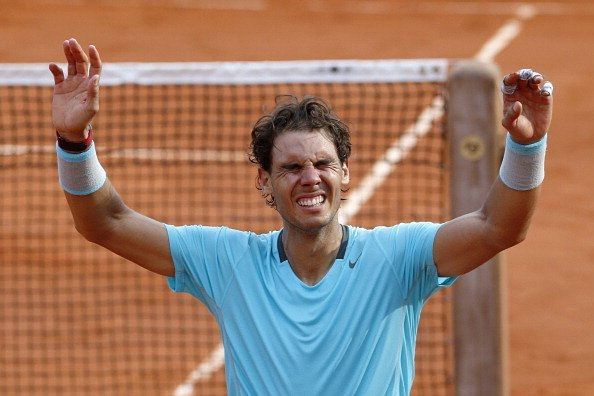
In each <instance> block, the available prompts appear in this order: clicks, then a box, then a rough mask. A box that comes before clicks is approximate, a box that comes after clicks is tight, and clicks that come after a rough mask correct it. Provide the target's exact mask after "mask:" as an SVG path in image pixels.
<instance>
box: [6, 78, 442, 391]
mask: <svg viewBox="0 0 594 396" xmlns="http://www.w3.org/2000/svg"><path fill="white" fill-rule="evenodd" d="M51 91H52V89H51V87H49V86H47V84H40V85H38V86H36V85H34V84H28V85H27V86H25V85H19V84H18V83H16V84H12V85H3V86H0V186H1V188H0V196H1V199H0V221H1V226H0V263H1V265H0V289H1V290H2V298H1V299H0V394H3V395H29V394H30V395H33V394H44V395H54V394H55V395H57V394H59V395H81V394H122V395H123V394H125V395H136V394H138V395H153V394H154V395H164V394H172V393H173V392H174V390H175V389H176V388H177V387H178V386H179V385H181V384H186V388H185V389H187V390H188V391H189V393H188V394H191V392H190V391H193V392H194V393H195V394H197V395H222V394H225V382H224V369H223V367H220V354H219V356H218V357H217V351H219V352H220V349H219V345H220V337H219V332H218V329H217V325H216V323H215V321H214V320H213V318H212V316H211V314H210V313H209V312H208V311H207V309H206V308H205V307H204V306H202V305H201V304H200V303H199V302H198V301H197V300H194V299H192V298H191V297H189V296H187V295H176V294H173V293H171V292H170V291H169V290H168V288H167V286H166V282H165V280H164V279H163V278H161V277H160V276H157V275H154V274H151V273H149V272H148V271H146V270H143V269H141V268H139V267H137V266H135V265H133V264H131V263H129V262H126V261H125V260H123V259H121V258H119V257H117V256H115V255H113V254H112V253H109V252H107V251H104V250H103V249H102V248H100V247H97V246H95V245H92V244H90V243H88V242H86V241H84V240H83V238H82V237H80V236H79V235H78V234H77V233H76V231H75V229H74V226H73V221H72V219H71V217H70V214H69V211H68V207H67V205H66V202H65V200H64V197H63V193H62V191H61V190H60V188H59V185H58V182H57V174H56V165H55V151H54V144H55V136H54V134H53V132H52V126H51V105H50V101H51ZM443 91H444V82H443V81H436V82H404V83H401V82H386V83H380V82H373V83H371V82H326V83H324V82H316V83H280V82H277V83H266V84H254V83H250V84H243V85H242V84H237V83H234V84H220V83H219V84H199V83H192V84H180V83H175V84H170V85H165V84H154V85H150V84H143V85H137V84H131V83H125V84H123V85H110V86H104V87H102V89H101V95H102V96H101V111H100V115H99V116H98V117H97V118H96V120H95V122H94V128H95V131H96V132H95V139H96V140H95V141H96V144H97V149H98V152H99V158H100V160H101V162H102V164H103V166H104V167H105V169H106V170H107V172H108V175H109V177H110V179H111V181H112V183H113V184H114V185H115V186H116V188H117V189H118V191H119V193H120V194H121V195H122V197H123V198H124V199H125V201H126V203H127V204H128V205H129V206H130V207H132V208H134V209H135V210H137V211H139V212H141V213H144V214H146V215H148V216H151V217H154V218H156V219H158V220H160V221H163V222H166V223H170V224H196V223H199V224H205V225H221V224H224V225H227V226H230V227H234V228H238V229H249V230H253V231H256V232H264V231H268V230H271V229H277V228H279V227H280V226H281V224H280V222H279V217H278V215H277V213H276V212H275V211H274V210H273V209H270V208H268V207H267V206H266V205H265V203H264V201H263V199H262V198H261V196H260V194H259V193H258V191H257V190H256V189H255V187H254V180H255V175H256V169H255V167H254V165H252V164H250V163H249V162H248V160H247V156H246V149H247V147H248V145H249V132H250V131H251V127H252V125H253V123H254V122H255V121H256V120H257V119H258V118H259V117H260V116H261V115H262V114H263V113H264V112H266V111H267V110H270V109H271V108H272V107H273V106H274V103H275V97H276V96H277V95H279V94H293V95H296V96H299V97H301V96H303V95H306V94H307V95H316V96H320V97H323V98H325V99H326V100H327V101H328V102H329V103H330V104H331V106H332V107H333V108H334V109H335V111H336V112H337V113H338V114H339V116H341V117H342V118H343V119H344V120H345V121H346V122H347V123H348V124H349V125H350V127H351V131H352V143H353V155H352V157H351V160H350V171H351V186H352V187H351V191H350V193H354V192H355V191H356V189H357V185H358V183H359V182H360V181H361V180H362V179H363V178H364V177H365V175H368V174H369V173H370V172H372V169H373V167H374V164H376V162H377V161H378V159H380V158H381V157H382V156H383V155H384V153H385V151H386V148H387V147H390V146H391V145H393V144H394V142H398V141H399V139H402V138H403V137H404V138H406V136H407V133H409V131H410V128H411V125H414V124H415V123H416V122H417V121H418V119H419V117H420V116H421V115H422V112H423V110H424V109H425V108H427V106H430V105H431V104H432V103H433V102H434V100H435V98H436V97H437V98H441V97H442V96H443ZM407 131H408V132H407ZM445 135H446V133H445V120H444V119H443V117H436V118H435V119H433V120H431V121H430V122H429V125H428V127H427V129H426V131H424V132H423V135H422V136H420V137H419V138H418V140H417V141H416V142H415V145H414V147H412V148H410V150H409V151H408V152H407V155H406V156H404V157H403V158H402V159H401V160H399V161H398V163H397V164H396V165H395V167H394V169H393V171H392V172H391V173H390V174H389V175H387V177H386V178H385V179H384V180H382V182H381V184H380V185H378V186H377V188H375V189H374V190H373V191H372V194H371V196H370V198H369V200H368V201H366V202H365V203H364V204H361V205H360V207H358V208H356V210H354V211H353V212H352V215H350V218H349V222H350V223H351V224H354V225H357V226H362V227H373V226H375V225H378V224H394V223H398V222H406V221H414V220H428V221H436V222H440V221H444V220H446V219H447V217H448V207H449V204H448V191H447V190H448V186H447V180H448V177H447V174H446V171H447V167H446V157H445V156H446V142H445ZM450 311H451V306H450V291H448V290H446V291H443V292H440V293H438V294H437V295H436V296H434V297H433V298H432V299H431V300H430V302H429V303H428V305H427V306H426V307H425V309H424V312H423V316H422V320H421V328H420V330H419V336H418V344H417V345H418V346H417V358H416V379H415V385H414V394H417V395H449V394H452V393H453V382H452V378H453V353H452V348H451V343H452V331H451V314H450ZM191 373H193V374H191ZM192 376H193V378H190V377H192Z"/></svg>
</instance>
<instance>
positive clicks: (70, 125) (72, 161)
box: [49, 39, 175, 276]
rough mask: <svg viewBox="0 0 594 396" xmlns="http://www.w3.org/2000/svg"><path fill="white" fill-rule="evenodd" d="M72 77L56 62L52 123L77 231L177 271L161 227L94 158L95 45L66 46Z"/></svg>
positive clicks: (162, 270) (139, 260) (157, 267)
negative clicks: (126, 198) (129, 201)
mask: <svg viewBox="0 0 594 396" xmlns="http://www.w3.org/2000/svg"><path fill="white" fill-rule="evenodd" d="M63 47H64V54H65V56H66V60H67V62H68V76H67V77H66V78H65V77H64V72H63V71H62V69H61V68H60V67H59V66H58V65H56V64H55V63H51V64H50V65H49V69H50V71H51V72H52V74H53V76H54V82H55V86H54V93H53V97H52V118H53V123H54V127H55V128H56V132H57V134H58V142H59V143H58V147H57V151H58V171H59V175H60V184H61V185H62V188H63V189H64V190H65V195H66V200H67V202H68V205H69V207H70V211H71V212H72V217H73V218H74V223H75V226H76V229H77V230H78V232H80V234H81V235H83V236H84V237H85V238H86V239H87V240H89V241H91V242H93V243H96V244H98V245H101V246H104V247H105V248H107V249H109V250H111V251H112V252H114V253H116V254H118V255H120V256H122V257H124V258H126V259H128V260H130V261H132V262H134V263H136V264H138V265H140V266H142V267H144V268H146V269H148V270H150V271H152V272H155V273H158V274H161V275H167V276H171V275H173V274H174V271H175V270H174V267H173V263H172V259H171V254H170V252H169V242H168V237H167V232H166V230H165V228H164V226H163V224H162V223H160V222H158V221H156V220H153V219H151V218H149V217H146V216H143V215H141V214H139V213H137V212H135V211H133V210H131V209H130V208H128V207H127V206H126V205H125V204H124V202H123V201H122V199H121V198H120V196H119V195H118V193H117V192H116V191H115V189H114V187H113V186H112V185H111V183H110V182H109V179H108V178H107V175H106V173H105V171H104V170H103V168H102V167H101V165H100V164H99V161H98V160H97V156H96V153H95V146H94V143H93V141H92V130H91V127H90V125H91V121H92V120H93V118H94V117H95V115H96V114H97V112H98V111H99V78H100V76H101V59H100V57H99V52H98V51H97V49H96V48H95V47H94V46H89V54H88V56H87V54H86V53H85V52H84V51H83V49H82V48H81V46H80V45H79V44H78V43H77V41H76V40H75V39H70V40H66V41H64V43H63Z"/></svg>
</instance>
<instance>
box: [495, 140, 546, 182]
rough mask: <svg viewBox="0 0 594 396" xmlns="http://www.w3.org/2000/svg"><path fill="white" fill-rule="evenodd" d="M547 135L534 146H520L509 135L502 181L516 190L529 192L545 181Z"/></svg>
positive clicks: (504, 156) (501, 171) (501, 173)
mask: <svg viewBox="0 0 594 396" xmlns="http://www.w3.org/2000/svg"><path fill="white" fill-rule="evenodd" d="M546 148H547V135H544V136H543V137H542V139H540V140H539V141H538V142H535V143H532V144H527V145H523V144H519V143H516V142H514V141H513V139H512V138H511V135H510V134H509V133H508V134H507V137H506V141H505V153H504V155H503V161H502V162H501V167H500V168H499V177H500V178H501V181H502V182H503V183H504V184H505V185H506V186H508V187H509V188H512V189H514V190H519V191H527V190H531V189H533V188H536V187H538V186H539V185H540V184H541V183H542V182H543V180H544V175H545V169H544V162H545V153H546Z"/></svg>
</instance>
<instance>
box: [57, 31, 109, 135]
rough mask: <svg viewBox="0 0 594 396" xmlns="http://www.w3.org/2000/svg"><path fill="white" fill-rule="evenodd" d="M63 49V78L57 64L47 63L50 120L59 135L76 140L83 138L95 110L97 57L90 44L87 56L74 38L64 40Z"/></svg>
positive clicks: (97, 86)
mask: <svg viewBox="0 0 594 396" xmlns="http://www.w3.org/2000/svg"><path fill="white" fill-rule="evenodd" d="M63 48H64V54H65V56H66V60H67V61H68V76H67V78H65V77H64V72H63V71H62V69H61V68H60V67H59V66H58V65H56V64H55V63H51V64H50V65H49V69H50V71H51V72H52V75H53V76H54V83H55V86H54V93H53V97H52V120H53V123H54V127H55V128H56V131H57V132H58V133H59V134H60V136H62V137H63V138H65V139H67V140H71V141H80V140H84V139H85V137H86V136H85V129H86V127H87V125H89V123H90V122H91V121H92V119H93V117H94V116H95V114H96V113H97V111H98V110H99V76H100V74H101V59H100V58H99V52H98V51H97V49H96V48H95V47H94V46H89V56H87V54H85V52H84V51H83V50H82V48H81V46H80V45H79V44H78V42H77V41H76V40H75V39H70V40H66V41H64V43H63ZM89 59H90V60H89Z"/></svg>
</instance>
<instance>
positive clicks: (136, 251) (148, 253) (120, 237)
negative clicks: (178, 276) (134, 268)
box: [97, 210, 175, 276]
mask: <svg viewBox="0 0 594 396" xmlns="http://www.w3.org/2000/svg"><path fill="white" fill-rule="evenodd" d="M97 243H98V244H100V245H102V246H104V247H106V248H107V249H109V250H111V251H112V252H114V253H116V254H118V255H119V256H121V257H123V258H125V259H127V260H130V261H132V262H133V263H136V264H138V265H140V266H141V267H143V268H146V269H147V270H149V271H151V272H154V273H157V274H160V275H164V276H173V275H175V268H174V265H173V260H172V258H171V252H170V248H169V238H168V235H167V230H166V228H165V225H164V224H163V223H161V222H159V221H157V220H154V219H152V218H150V217H147V216H144V215H142V214H140V213H138V212H134V211H132V210H129V211H127V212H126V213H125V214H123V215H122V216H121V217H120V218H118V219H117V220H116V221H114V224H113V227H112V230H111V232H109V233H108V234H107V235H106V236H105V239H104V240H103V241H97Z"/></svg>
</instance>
